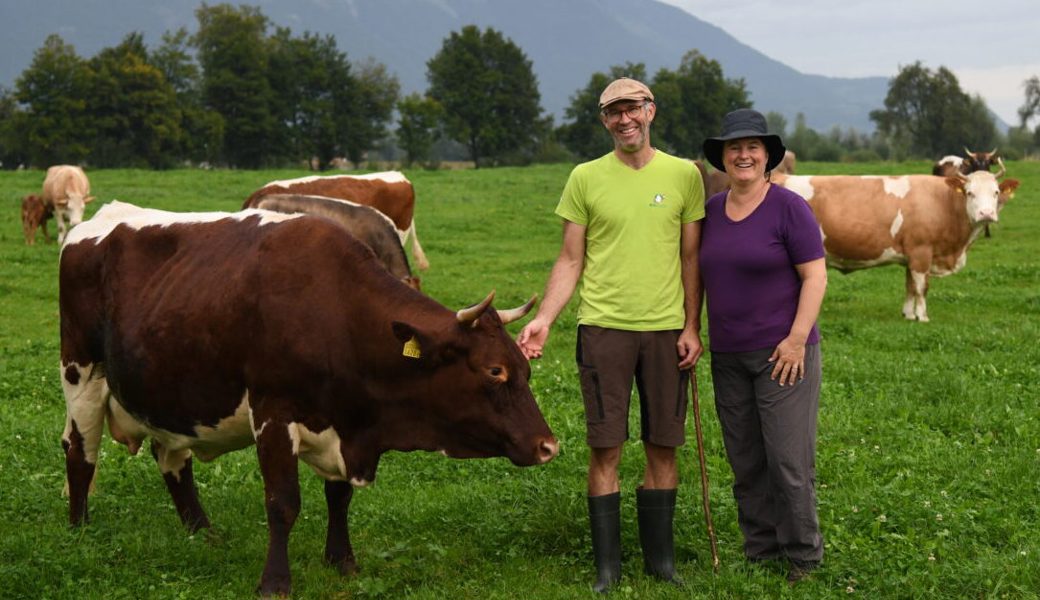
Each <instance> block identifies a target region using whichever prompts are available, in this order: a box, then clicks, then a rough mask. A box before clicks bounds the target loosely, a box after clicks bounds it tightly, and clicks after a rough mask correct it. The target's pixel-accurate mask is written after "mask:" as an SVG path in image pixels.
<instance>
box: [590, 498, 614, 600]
mask: <svg viewBox="0 0 1040 600" xmlns="http://www.w3.org/2000/svg"><path fill="white" fill-rule="evenodd" d="M589 525H590V526H591V530H592V556H593V558H594V559H595V561H596V583H594V584H593V585H592V591H594V592H598V593H600V594H605V593H607V592H608V591H609V590H610V588H611V587H612V586H613V585H614V584H616V583H617V582H618V581H620V580H621V492H615V493H613V494H606V495H605V496H589Z"/></svg>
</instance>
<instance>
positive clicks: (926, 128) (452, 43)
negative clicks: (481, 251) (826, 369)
mask: <svg viewBox="0 0 1040 600" xmlns="http://www.w3.org/2000/svg"><path fill="white" fill-rule="evenodd" d="M195 15H196V19H197V24H198V27H197V30H196V32H195V33H194V34H189V32H188V31H187V30H186V29H184V28H181V29H179V30H177V31H174V32H167V33H165V34H164V35H163V36H162V42H161V44H159V45H158V46H157V47H155V48H149V47H148V46H147V45H146V44H145V42H144V39H143V36H142V35H141V34H140V33H136V32H135V33H130V34H128V35H126V37H125V38H124V39H123V40H122V42H121V43H119V44H118V45H117V46H115V47H111V48H105V49H103V50H101V51H100V52H98V53H97V55H95V56H93V57H91V58H89V59H88V58H82V57H80V56H78V55H77V54H76V52H75V49H74V48H73V47H72V46H70V45H69V44H67V43H65V41H64V40H63V39H62V38H61V37H60V36H59V35H57V34H54V35H51V36H50V37H48V38H47V40H46V41H45V42H44V44H43V46H42V47H41V48H39V49H38V50H37V51H36V52H35V54H34V56H33V60H32V63H31V64H30V65H29V67H28V68H27V69H26V70H25V71H24V72H23V73H22V74H21V76H20V77H19V78H18V79H17V81H16V83H15V87H14V89H13V90H8V89H0V161H2V164H3V166H4V167H5V168H13V167H15V166H18V165H24V166H31V167H38V168H42V167H45V166H48V165H51V164H55V163H79V164H86V165H89V166H92V167H147V168H155V169H162V168H171V167H175V166H180V165H184V164H193V165H200V164H208V165H214V166H228V167H235V168H262V167H273V166H283V165H290V164H300V163H301V162H306V163H308V164H311V165H312V166H313V167H314V168H316V169H326V168H328V167H329V166H330V165H332V164H333V162H334V161H335V160H336V159H339V158H345V159H347V160H349V161H351V162H352V163H353V164H354V165H359V164H361V163H362V162H363V161H364V160H366V158H372V157H384V158H391V159H399V160H400V161H401V162H402V163H404V164H405V165H409V166H410V165H414V164H420V165H424V166H435V165H436V164H437V162H438V161H439V160H442V159H444V158H445V157H450V156H458V157H462V158H466V159H468V160H470V161H472V162H473V163H474V164H475V165H476V166H478V167H480V166H494V165H504V164H526V163H530V162H555V161H573V160H584V159H588V158H592V157H595V156H599V155H601V154H603V153H605V152H606V151H607V150H608V149H609V148H610V147H611V142H610V137H609V135H608V134H607V132H606V131H605V130H604V128H603V127H602V126H601V125H600V123H599V115H598V107H597V99H598V97H599V93H600V91H601V90H602V89H603V88H604V87H605V86H606V84H607V83H609V81H611V80H612V79H614V78H616V77H619V76H629V77H634V78H637V79H640V80H643V81H646V82H647V83H648V84H649V85H650V86H651V87H652V88H653V89H654V93H655V95H656V100H657V102H658V104H659V105H661V106H662V110H661V111H660V112H659V113H658V118H657V122H656V124H655V126H654V131H655V133H654V141H655V144H656V145H658V146H659V147H661V148H662V149H664V150H666V151H669V152H672V153H675V154H678V155H680V156H688V157H695V156H698V155H699V153H700V145H701V142H702V141H703V140H704V138H705V137H708V136H710V135H714V134H715V133H716V132H717V130H718V127H719V124H720V123H721V120H722V116H723V115H725V114H726V113H727V112H729V111H730V110H733V109H735V108H740V107H744V106H753V102H752V101H751V98H750V97H749V94H748V92H747V88H746V85H745V82H744V81H743V80H742V79H731V78H727V77H726V76H725V74H724V73H723V71H722V68H721V66H720V65H719V63H718V62H717V61H715V60H711V59H708V58H706V57H705V56H704V55H702V54H701V53H700V52H698V51H697V50H691V51H689V52H688V53H687V54H686V55H685V56H683V57H682V58H681V60H680V63H679V66H678V68H676V69H675V70H669V69H660V70H658V71H657V72H656V73H655V74H653V76H652V77H650V76H649V74H648V73H647V71H646V67H645V65H644V64H642V63H626V64H624V65H616V66H612V67H610V68H609V69H608V71H607V72H598V73H593V74H592V75H591V76H590V77H589V79H588V82H587V83H586V85H585V86H584V87H582V88H580V89H578V90H576V91H575V93H574V95H573V96H572V97H571V102H570V105H569V106H568V107H567V109H566V111H565V122H564V123H563V124H561V125H559V126H557V125H556V124H555V123H554V120H553V118H552V116H547V115H545V114H544V111H543V109H542V108H541V105H540V101H541V97H540V94H539V91H538V81H537V78H536V76H535V75H534V72H533V69H532V63H531V61H530V60H529V59H528V58H527V56H526V55H525V54H524V52H523V50H522V49H521V48H519V47H518V46H517V45H516V44H514V43H513V42H512V40H510V39H509V38H507V37H505V36H503V35H502V33H501V32H499V31H496V30H495V29H492V28H487V29H484V30H483V31H481V30H480V29H479V28H477V27H476V26H466V27H463V28H462V29H461V30H460V31H457V32H452V33H451V34H450V35H449V36H448V37H447V38H445V39H444V41H443V44H442V46H441V48H440V50H439V51H438V52H437V53H436V54H435V55H434V56H433V57H431V58H430V59H429V60H428V61H427V80H428V82H429V87H428V88H427V90H426V91H425V93H422V94H419V93H412V94H409V95H406V96H402V95H401V93H400V84H399V82H398V80H397V78H396V77H395V76H394V75H393V74H392V73H390V72H389V71H388V70H387V68H386V66H385V65H383V64H381V63H379V62H377V61H375V60H371V59H369V60H366V61H361V62H351V61H350V60H349V59H348V57H347V55H346V53H344V52H342V51H340V50H339V49H338V47H337V45H336V40H335V38H334V37H333V36H330V35H326V36H321V35H316V34H312V33H309V32H307V33H304V34H302V35H294V34H293V32H292V31H291V30H290V29H288V28H285V27H279V26H275V25H273V24H272V23H271V22H270V20H269V19H268V18H267V17H266V16H265V15H264V14H263V13H262V12H261V11H260V9H259V8H257V7H251V6H246V5H242V6H231V5H229V4H217V5H212V6H211V5H207V4H202V5H201V6H200V7H199V8H198V9H196V11H195ZM1023 86H1024V88H1025V90H1024V91H1025V102H1024V104H1023V106H1022V108H1021V109H1020V111H1019V117H1020V122H1019V123H1018V124H1017V125H1016V126H1015V127H1013V128H1012V129H1011V131H1010V132H1008V134H1007V135H1004V134H1003V133H1001V132H999V131H998V130H997V128H996V126H995V124H994V121H993V118H992V117H991V115H990V113H989V111H988V109H987V108H986V105H985V103H984V102H983V100H982V98H981V97H979V96H970V95H968V94H967V93H965V92H964V91H963V90H961V89H960V86H959V84H958V82H957V79H956V77H955V76H954V75H953V73H951V72H950V71H949V70H948V69H946V68H945V67H940V68H938V69H937V70H936V71H932V70H930V69H928V68H925V67H923V66H922V65H921V64H920V63H919V62H918V63H914V64H912V65H910V66H907V67H903V68H902V69H901V70H900V72H899V74H898V75H897V76H896V77H895V78H893V79H892V81H891V82H890V85H889V91H888V95H887V96H886V98H885V102H884V107H883V108H879V109H877V110H875V111H873V112H871V114H870V118H871V120H872V121H873V122H874V123H875V124H876V126H877V128H876V131H874V132H872V133H870V134H867V133H863V132H858V131H856V130H854V129H846V130H842V129H840V128H834V129H832V130H831V131H829V132H825V133H819V132H817V131H815V130H813V129H811V128H809V127H808V126H807V125H806V122H805V116H804V115H802V114H799V115H798V116H797V117H796V119H795V122H794V123H793V124H790V123H788V122H787V120H786V118H785V117H784V116H783V115H780V114H779V113H772V112H771V113H768V114H767V118H768V120H769V122H770V127H771V128H772V130H773V131H774V132H776V133H779V134H781V135H782V136H784V139H785V142H786V143H787V145H788V147H789V148H791V149H792V150H794V151H795V152H797V153H798V155H799V157H800V158H802V159H804V160H821V161H838V160H845V161H855V160H879V159H894V160H900V159H904V158H912V157H917V158H938V157H939V156H942V155H944V154H950V153H959V152H961V149H962V148H963V147H964V146H969V147H971V148H973V149H986V150H988V149H990V148H992V147H997V146H999V147H1000V148H1001V153H1002V154H1003V155H1004V156H1006V157H1009V158H1018V157H1021V156H1024V155H1027V154H1035V153H1037V152H1040V126H1038V127H1036V129H1035V130H1033V131H1030V129H1029V124H1030V122H1031V121H1032V120H1033V119H1035V118H1040V80H1038V78H1037V77H1033V78H1031V79H1030V80H1027V81H1026V82H1025V83H1024V84H1023Z"/></svg>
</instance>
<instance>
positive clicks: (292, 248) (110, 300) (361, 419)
mask: <svg viewBox="0 0 1040 600" xmlns="http://www.w3.org/2000/svg"><path fill="white" fill-rule="evenodd" d="M59 283H60V285H59V305H60V314H61V323H60V325H61V381H62V387H63V389H64V392H65V400H66V407H67V417H66V424H65V431H64V433H63V435H62V445H63V447H64V449H65V457H66V458H65V461H66V470H67V484H68V489H69V496H70V505H69V509H70V512H69V518H70V521H71V523H72V524H74V525H78V524H80V523H82V522H84V520H86V518H87V512H88V511H87V492H88V488H89V485H90V482H91V479H92V478H93V476H94V474H95V469H96V465H97V460H98V448H99V445H100V443H101V437H102V429H103V426H104V424H105V422H106V421H107V422H108V423H109V431H110V432H111V434H112V436H113V438H115V439H116V440H117V441H119V442H122V443H125V444H127V445H128V446H129V447H130V448H131V450H135V449H137V448H139V447H140V445H141V442H142V440H143V439H144V438H145V437H151V438H152V440H153V442H152V451H153V454H154V455H155V457H156V460H157V461H158V464H159V470H160V471H161V472H162V475H163V479H164V480H165V483H166V486H167V488H168V489H169V492H170V495H171V496H172V498H173V502H174V505H175V507H176V509H177V512H178V514H179V516H180V518H181V520H182V521H183V522H184V524H185V525H186V526H187V527H188V528H189V529H191V530H197V529H198V528H200V527H207V526H209V519H208V518H207V516H206V513H205V512H204V510H203V509H202V506H201V505H200V503H199V500H198V495H197V490H196V488H195V484H194V482H193V481H194V480H193V475H192V457H193V456H196V457H198V458H199V459H201V460H203V461H208V460H210V459H213V458H215V457H217V456H219V455H221V454H223V453H225V452H229V451H232V450H236V449H239V448H243V447H246V446H249V445H251V444H256V446H257V455H258V458H259V466H260V471H261V473H262V476H263V480H264V490H265V493H264V498H265V503H266V509H267V519H268V529H269V544H268V552H267V561H266V565H265V567H264V571H263V575H262V576H261V579H260V584H259V592H260V593H261V594H263V595H265V596H266V595H278V594H288V593H289V592H290V587H291V586H290V579H291V578H290V572H289V561H288V547H287V541H288V537H289V533H290V530H291V529H292V526H293V523H294V521H295V520H296V517H297V515H298V514H299V511H300V490H299V484H298V463H299V461H303V462H304V463H306V464H307V465H308V466H310V467H311V468H312V469H313V470H314V471H315V472H317V474H318V475H319V476H321V477H322V478H324V479H325V497H326V500H327V504H328V512H329V524H328V532H327V541H326V545H325V554H324V558H325V561H326V562H328V563H329V564H330V565H333V566H334V567H336V568H338V569H339V570H340V571H341V572H343V573H350V572H353V571H354V570H356V562H355V558H354V552H353V549H352V547H351V544H350V539H349V535H348V525H347V522H348V507H349V504H350V500H351V495H352V492H353V486H363V485H365V484H367V483H369V482H371V481H373V480H374V479H375V477H376V467H377V465H378V463H379V459H380V456H381V455H382V454H383V453H385V452H387V451H390V450H399V451H411V450H431V451H440V452H442V453H444V454H445V455H447V456H450V457H455V458H474V457H492V456H505V457H508V458H509V459H510V460H511V461H512V462H513V463H515V464H517V465H522V466H523V465H537V464H542V463H545V462H548V461H549V460H551V459H552V458H553V457H554V456H555V455H556V453H557V448H558V447H557V442H556V440H555V438H554V437H553V435H552V432H551V431H550V429H549V427H548V425H547V424H546V422H545V420H544V418H543V417H542V414H541V412H540V411H539V409H538V405H537V404H536V402H535V399H534V396H533V395H532V393H531V389H530V388H529V387H528V378H529V376H530V367H529V365H528V363H527V361H526V360H525V359H524V357H523V355H521V354H520V351H519V350H518V349H517V346H516V343H515V342H514V341H513V340H512V339H511V338H510V336H509V334H508V333H507V332H506V330H505V328H504V327H503V323H507V322H509V321H511V320H514V319H518V318H520V317H521V316H523V315H524V314H526V313H527V312H528V311H529V310H530V309H531V306H532V305H533V304H534V298H532V299H531V301H529V302H528V303H527V304H525V305H524V306H522V307H520V308H517V309H512V310H510V311H496V310H494V309H493V308H492V307H491V301H492V297H493V294H490V295H488V297H487V298H485V299H484V300H483V301H482V302H480V303H479V304H477V305H474V306H472V307H469V308H465V309H462V310H459V311H454V310H449V309H447V308H445V307H444V306H442V305H440V304H438V303H437V302H435V301H434V300H432V299H431V298H428V297H426V296H424V295H423V294H421V293H419V292H417V291H415V290H413V289H411V288H409V287H408V286H406V285H404V284H403V283H401V282H400V281H399V280H398V279H396V278H395V277H393V276H392V275H390V274H389V273H388V272H387V271H386V269H384V268H383V266H382V265H380V264H379V263H378V261H377V260H376V258H375V255H374V254H373V253H372V252H371V251H370V250H369V249H368V248H366V247H365V246H364V245H363V244H362V243H361V242H359V241H358V240H357V239H356V238H354V237H353V236H351V235H348V234H346V233H345V232H344V231H343V229H342V227H340V226H339V225H336V224H334V223H332V222H331V221H329V220H327V219H323V218H318V217H313V216H306V215H300V214H295V215H289V214H283V213H276V212H271V211H263V210H255V209H251V210H244V211H242V212H238V213H183V214H176V213H168V212H164V211H157V210H151V209H142V208H138V207H135V206H133V205H129V204H125V203H120V202H112V203H109V204H107V205H105V206H104V207H102V208H101V210H99V211H98V213H97V214H96V215H95V216H94V218H92V219H90V220H89V221H85V222H84V223H82V224H81V225H79V226H78V227H76V228H75V229H73V230H72V232H71V233H70V235H69V238H68V240H67V242H66V244H65V245H64V247H63V249H62V254H61V261H60V270H59Z"/></svg>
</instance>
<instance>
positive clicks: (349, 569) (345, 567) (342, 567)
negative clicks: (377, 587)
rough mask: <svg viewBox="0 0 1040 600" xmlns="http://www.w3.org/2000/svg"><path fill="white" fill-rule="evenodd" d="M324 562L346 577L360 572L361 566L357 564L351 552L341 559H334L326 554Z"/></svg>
mask: <svg viewBox="0 0 1040 600" xmlns="http://www.w3.org/2000/svg"><path fill="white" fill-rule="evenodd" d="M325 564H327V565H329V566H330V567H332V568H333V569H336V570H337V571H339V574H340V575H344V576H347V577H349V576H351V575H357V574H358V573H360V572H361V567H359V566H358V564H357V561H356V560H355V559H354V555H353V554H351V555H350V556H347V557H345V558H341V559H334V558H330V557H328V556H326V557H325Z"/></svg>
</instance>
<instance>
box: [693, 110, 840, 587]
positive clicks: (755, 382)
mask: <svg viewBox="0 0 1040 600" xmlns="http://www.w3.org/2000/svg"><path fill="white" fill-rule="evenodd" d="M703 149H704V156H705V158H707V160H708V162H710V163H711V164H712V165H713V166H714V167H715V168H716V169H719V170H720V171H725V172H726V174H727V175H728V176H729V179H730V189H729V190H728V191H724V192H720V193H718V194H716V195H714V196H712V197H711V198H710V199H709V200H708V201H707V203H706V205H705V213H706V214H705V219H704V225H703V232H702V237H701V249H700V267H701V277H702V282H703V285H704V292H705V295H706V297H707V304H708V306H707V311H708V341H709V349H710V351H711V373H712V378H713V380H714V386H715V406H716V409H717V411H718V415H719V421H720V422H721V424H722V435H723V441H724V442H725V446H726V454H727V456H728V458H729V463H730V466H731V467H732V468H733V474H734V484H733V495H734V497H735V498H736V501H737V509H738V521H739V524H740V529H741V531H742V532H743V534H744V553H745V555H746V556H747V558H748V560H750V561H752V562H759V561H767V560H773V559H781V558H786V559H787V560H788V561H789V563H790V571H789V572H788V576H787V580H788V581H789V582H790V583H791V584H794V583H795V582H797V581H798V580H800V579H803V578H804V577H806V576H807V575H808V574H809V573H810V572H812V570H814V569H815V568H817V567H818V566H819V565H820V561H821V560H822V558H823V539H822V537H821V536H820V528H819V522H818V520H817V516H816V492H815V483H816V481H815V480H816V475H815V455H816V415H817V411H818V408H819V396H820V377H821V367H820V349H819V339H820V334H819V330H818V329H817V327H816V317H817V315H819V312H820V305H821V304H822V302H823V296H824V291H825V290H826V287H827V270H826V265H825V263H824V252H823V241H822V239H821V237H820V229H819V226H818V225H817V224H816V220H815V218H814V217H813V214H812V210H811V209H810V208H809V205H808V203H807V202H806V201H805V200H804V199H803V198H802V197H801V196H798V195H797V194H795V193H794V192H792V191H790V190H788V189H786V188H784V187H782V186H779V185H775V184H772V183H770V181H769V177H770V172H771V171H772V170H773V168H775V167H776V166H777V165H778V164H779V163H780V161H781V160H782V159H783V158H784V153H785V152H786V148H784V144H783V142H782V141H781V139H780V137H779V136H777V135H771V134H769V133H767V128H766V120H765V118H764V117H763V116H762V115H761V114H760V113H758V112H756V111H754V110H751V109H740V110H736V111H733V112H731V113H729V114H727V115H726V117H725V118H724V120H723V124H722V134H721V135H720V136H719V137H715V138H708V139H707V140H705V142H704V146H703Z"/></svg>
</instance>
